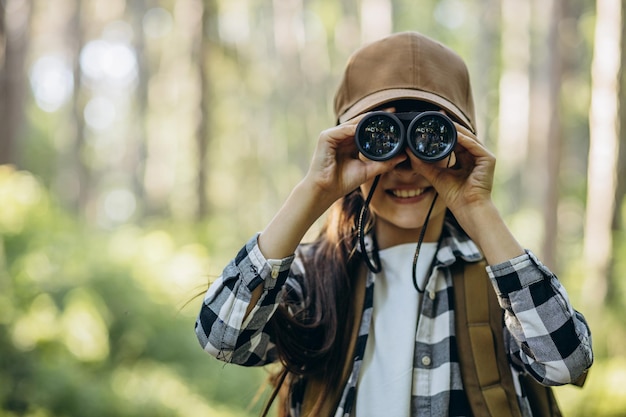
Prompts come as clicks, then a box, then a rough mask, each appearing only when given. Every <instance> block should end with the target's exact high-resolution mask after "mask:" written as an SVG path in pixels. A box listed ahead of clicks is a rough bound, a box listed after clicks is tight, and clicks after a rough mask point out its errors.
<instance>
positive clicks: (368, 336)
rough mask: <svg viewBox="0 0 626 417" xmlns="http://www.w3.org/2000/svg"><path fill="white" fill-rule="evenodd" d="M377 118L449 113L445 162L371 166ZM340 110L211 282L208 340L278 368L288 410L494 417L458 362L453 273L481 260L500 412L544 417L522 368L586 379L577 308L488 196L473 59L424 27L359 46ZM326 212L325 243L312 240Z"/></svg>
mask: <svg viewBox="0 0 626 417" xmlns="http://www.w3.org/2000/svg"><path fill="white" fill-rule="evenodd" d="M373 110H384V111H386V112H389V113H396V114H398V113H406V112H423V111H425V110H435V111H438V112H440V113H442V114H445V115H447V116H449V117H450V118H451V119H452V120H453V121H454V127H455V129H456V132H457V144H456V146H455V147H454V152H453V153H452V154H451V155H450V156H449V157H448V158H447V159H444V160H443V161H440V162H424V161H423V160H421V159H420V158H418V157H417V156H416V155H414V153H413V152H411V151H410V150H403V151H402V152H400V153H399V154H397V155H396V156H394V157H392V158H391V159H389V160H385V161H373V160H370V159H368V158H366V157H365V156H364V155H363V154H362V153H360V152H359V151H358V150H357V146H356V145H355V134H356V129H357V125H358V123H359V121H360V120H361V119H362V118H363V117H364V116H365V115H367V114H369V112H371V111H373ZM335 114H336V116H337V121H338V124H337V126H335V127H332V128H329V129H327V130H325V131H323V132H322V133H321V134H320V136H319V140H318V143H317V147H316V150H315V153H314V155H313V159H312V162H311V165H310V168H309V170H308V172H307V174H306V175H305V177H304V178H303V179H302V180H301V181H300V183H299V184H297V185H296V187H295V188H294V189H293V191H292V193H291V194H290V196H289V197H288V198H287V200H286V201H285V203H284V204H283V206H282V208H281V209H280V210H279V211H278V213H277V214H276V216H275V217H274V219H273V220H272V221H271V222H270V223H269V225H267V227H266V228H265V229H264V230H263V232H261V233H260V234H258V235H257V236H254V237H253V238H251V239H250V240H249V241H248V243H247V244H246V245H245V246H244V247H243V248H242V249H241V251H240V252H239V253H238V254H237V256H236V257H235V259H234V260H233V261H231V263H230V264H229V265H228V266H227V267H226V268H225V269H224V272H223V274H222V275H221V277H220V278H219V279H218V280H217V281H216V282H215V283H213V284H212V285H211V286H210V288H209V290H208V292H207V294H206V297H205V299H204V302H203V305H202V308H201V311H200V314H199V317H198V320H197V323H196V333H197V336H198V339H199V341H200V343H201V345H202V347H203V348H204V349H205V350H206V351H207V352H208V353H210V354H211V355H214V356H215V357H217V358H218V359H220V360H223V361H226V362H229V363H236V364H239V365H244V366H261V365H265V364H268V363H272V362H276V361H280V363H281V364H282V365H283V368H284V370H285V371H284V372H282V373H281V376H280V378H279V381H278V385H279V386H282V389H283V390H285V391H287V394H288V395H287V396H286V399H285V402H284V404H283V405H282V407H281V409H282V410H283V413H285V414H288V415H290V416H333V415H334V416H357V417H367V416H378V417H380V416H444V415H454V416H465V415H483V414H486V411H485V410H487V409H489V410H490V411H491V412H492V413H493V412H494V411H493V410H494V408H493V407H495V406H493V405H492V403H490V401H491V400H490V399H489V398H490V394H484V398H483V397H480V398H477V395H479V394H476V392H475V390H474V388H473V385H472V387H470V385H471V384H470V382H469V381H470V380H471V378H470V375H468V372H467V371H466V369H467V368H466V367H465V366H466V365H467V363H468V362H473V361H474V358H473V357H472V358H470V360H465V359H463V357H464V356H465V355H466V352H467V351H468V349H470V347H469V346H466V345H464V344H463V343H467V342H463V340H465V339H462V338H461V337H460V335H458V334H457V333H459V331H458V330H455V329H459V326H465V324H464V323H460V322H457V319H456V318H457V317H459V315H460V314H461V313H460V311H459V307H458V302H459V300H455V296H454V287H455V284H454V282H455V281H454V280H453V275H454V273H453V271H454V270H455V268H458V266H459V265H460V266H461V268H462V267H463V266H464V265H470V264H477V263H478V262H480V261H482V260H483V259H484V260H485V261H486V263H487V264H488V266H487V267H486V273H488V275H489V280H490V282H491V284H492V285H490V286H489V287H492V289H489V291H491V293H492V294H491V295H492V296H493V295H497V297H498V298H497V299H498V303H499V307H498V309H499V310H498V311H497V314H499V315H500V320H502V317H503V320H502V321H501V322H499V323H502V324H501V326H502V330H501V331H499V332H497V333H500V335H498V337H500V336H501V335H503V338H502V339H503V342H502V343H501V344H500V345H498V346H497V347H496V350H497V352H496V354H502V355H503V357H505V358H506V359H505V362H506V367H507V369H506V372H504V374H502V373H501V377H502V380H506V381H512V382H511V383H510V384H509V385H510V387H511V388H510V389H509V388H506V387H505V388H504V389H503V391H507V389H508V390H509V391H511V390H512V391H513V398H514V401H513V402H512V403H510V404H508V405H507V406H506V407H504V408H507V410H506V413H505V412H504V411H502V409H498V410H499V411H497V413H498V414H499V415H517V416H531V415H533V411H532V410H533V409H535V410H536V409H537V408H536V407H535V404H533V401H534V400H533V399H532V398H530V399H529V396H527V390H526V389H524V387H523V386H522V385H520V382H519V381H520V379H519V378H520V377H522V376H526V375H529V376H530V377H532V379H534V380H536V381H538V382H539V383H541V384H543V385H559V384H568V383H574V382H575V381H577V380H578V379H579V377H581V376H582V375H584V374H585V372H586V370H587V369H588V368H589V367H590V366H591V363H592V360H593V354H592V350H591V339H590V332H589V328H588V326H587V324H586V322H585V320H584V318H583V317H582V315H580V314H579V313H578V312H576V311H575V310H574V309H573V308H572V306H571V305H570V302H569V300H568V297H567V294H566V292H565V290H564V289H563V287H562V286H561V285H560V283H559V281H558V280H557V278H556V277H555V276H554V275H553V274H552V273H551V272H550V271H549V270H548V269H547V268H546V267H545V266H543V265H542V264H541V263H540V262H539V261H538V260H537V259H536V258H535V256H534V255H533V254H532V253H531V252H530V251H527V250H524V249H523V248H522V246H520V244H519V243H518V242H517V240H516V239H515V238H514V236H513V235H512V234H511V232H510V231H509V229H508V228H507V226H506V225H505V223H504V222H503V220H502V218H501V216H500V214H499V212H498V210H497V209H496V207H495V206H494V204H493V202H492V199H491V189H492V185H493V172H494V166H495V158H494V156H493V155H492V154H491V153H490V152H489V151H488V150H487V149H485V147H484V146H483V145H482V144H481V143H480V142H478V140H477V138H476V129H475V118H474V105H473V98H472V93H471V87H470V82H469V76H468V72H467V68H466V66H465V64H464V62H463V61H462V59H461V58H460V57H459V56H458V55H457V54H455V53H454V52H453V51H451V50H450V49H448V48H447V47H445V46H443V45H441V44H439V43H438V42H436V41H434V40H432V39H429V38H427V37H425V36H423V35H421V34H418V33H413V32H409V33H399V34H394V35H391V36H389V37H387V38H384V39H381V40H380V41H377V42H374V43H372V44H369V45H366V46H365V47H363V48H361V49H359V50H358V51H356V52H355V53H354V54H353V56H352V57H351V58H350V60H349V62H348V65H347V67H346V70H345V73H344V77H343V79H342V81H341V84H340V86H339V89H338V91H337V94H336V96H335ZM329 208H330V210H328V209H329ZM327 210H328V214H327V217H326V221H325V224H324V226H323V228H322V230H321V232H320V234H319V236H318V238H317V239H316V240H315V241H314V242H312V243H308V244H303V243H301V240H302V238H303V236H304V234H305V233H306V232H307V230H308V229H309V228H310V226H311V225H312V224H313V223H314V222H315V221H316V220H317V219H318V218H319V217H320V216H322V215H323V214H324V213H325V212H326V211H327ZM416 243H417V245H416ZM482 271H483V273H484V271H485V268H482ZM460 328H463V327H460ZM472 343H474V342H472ZM484 348H485V351H489V350H490V349H491V348H490V346H484ZM478 350H480V348H479V349H478ZM474 351H476V350H474ZM474 355H477V356H478V355H480V353H474ZM488 360H491V359H488ZM494 361H495V359H494ZM494 366H495V365H494ZM480 372H481V370H478V373H479V374H480ZM479 376H480V375H479ZM503 386H504V385H503ZM480 395H482V394H480ZM485 403H487V407H485ZM481 404H482V408H480V407H479V406H480V405H481ZM498 407H500V405H498ZM555 412H557V411H555Z"/></svg>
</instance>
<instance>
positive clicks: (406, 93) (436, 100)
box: [339, 88, 475, 132]
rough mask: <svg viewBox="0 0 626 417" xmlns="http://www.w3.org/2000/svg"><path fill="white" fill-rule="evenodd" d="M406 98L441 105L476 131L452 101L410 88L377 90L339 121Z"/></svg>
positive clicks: (341, 121)
mask: <svg viewBox="0 0 626 417" xmlns="http://www.w3.org/2000/svg"><path fill="white" fill-rule="evenodd" d="M406 99H409V100H410V99H413V100H421V101H426V102H428V103H432V104H434V105H436V106H439V107H441V108H442V109H443V110H445V111H446V112H447V113H449V115H450V116H452V117H453V118H454V119H456V120H457V121H458V122H460V123H462V124H463V125H465V127H467V128H468V129H470V130H471V131H472V132H474V131H475V128H474V126H472V124H471V123H470V121H469V119H468V118H467V116H465V114H463V112H462V111H461V110H460V109H459V108H458V107H457V106H455V105H454V104H452V103H451V102H450V101H448V100H446V99H445V98H443V97H441V96H438V95H436V94H432V93H429V92H427V91H421V90H413V89H409V88H393V89H389V90H382V91H377V92H375V93H372V94H370V95H368V96H365V97H363V98H362V99H361V100H359V101H357V102H356V103H355V104H354V105H353V106H352V107H350V108H349V109H348V110H346V111H345V113H343V114H342V115H341V116H339V123H343V122H345V121H346V120H350V119H352V118H353V117H355V116H358V115H359V114H361V113H365V112H367V111H370V110H372V109H375V108H376V107H379V106H381V105H383V104H385V103H389V102H391V101H396V100H406Z"/></svg>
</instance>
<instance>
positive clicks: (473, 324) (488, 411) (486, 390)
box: [452, 260, 561, 417]
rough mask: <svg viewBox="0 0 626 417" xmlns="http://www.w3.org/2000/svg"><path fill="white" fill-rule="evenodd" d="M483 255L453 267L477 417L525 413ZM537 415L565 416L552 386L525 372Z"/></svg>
mask: <svg viewBox="0 0 626 417" xmlns="http://www.w3.org/2000/svg"><path fill="white" fill-rule="evenodd" d="M485 267H486V262H485V261H484V260H483V261H481V262H476V263H466V262H457V263H456V264H455V265H453V267H452V279H453V285H454V299H455V314H456V320H455V330H456V338H457V344H458V351H459V361H460V364H461V376H462V379H463V384H464V387H465V392H466V394H467V398H468V401H469V404H470V407H471V409H472V412H473V414H474V415H475V416H494V417H500V416H502V417H505V416H506V417H518V416H520V415H521V412H520V409H519V405H518V401H517V394H516V392H515V386H514V385H513V377H512V375H511V370H510V367H509V362H508V358H507V354H506V350H505V348H504V335H503V311H502V308H501V307H500V305H499V303H498V298H497V296H496V293H495V291H494V290H493V287H492V285H491V283H490V281H489V277H488V275H487V271H486V269H485ZM519 382H520V384H521V386H522V389H523V390H524V392H525V395H526V396H527V398H528V402H529V404H530V407H531V410H532V413H533V416H535V417H561V412H560V410H559V407H558V404H557V402H556V398H555V397H554V393H553V392H552V389H551V388H550V387H547V386H544V385H541V384H539V383H538V382H537V381H535V380H534V379H533V378H532V377H529V376H526V375H521V376H520V381H519Z"/></svg>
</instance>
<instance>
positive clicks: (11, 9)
mask: <svg viewBox="0 0 626 417" xmlns="http://www.w3.org/2000/svg"><path fill="white" fill-rule="evenodd" d="M3 3H4V4H3V5H1V6H0V9H1V11H0V126H1V128H0V164H16V165H18V164H19V162H18V161H19V157H18V155H17V151H18V150H17V149H16V143H17V141H18V136H19V133H20V127H21V126H22V121H23V119H24V91H25V90H26V76H25V74H26V70H25V68H24V62H25V59H26V55H27V53H28V41H29V33H30V32H29V27H30V17H31V11H32V5H31V2H30V1H16V0H8V1H6V2H3Z"/></svg>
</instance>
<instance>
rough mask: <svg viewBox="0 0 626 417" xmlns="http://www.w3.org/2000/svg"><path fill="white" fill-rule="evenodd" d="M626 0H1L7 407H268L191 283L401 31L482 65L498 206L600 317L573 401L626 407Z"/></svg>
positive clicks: (289, 178) (601, 408)
mask: <svg viewBox="0 0 626 417" xmlns="http://www.w3.org/2000/svg"><path fill="white" fill-rule="evenodd" d="M623 8H624V2H623V1H620V0H598V1H592V0H567V1H566V0H532V1H519V0H481V1H470V0H420V1H419V2H418V1H415V0H272V1H261V0H134V1H126V0H84V1H80V0H0V164H1V165H0V408H1V411H0V416H32V417H49V416H72V417H73V416H90V417H98V416H102V417H110V416H144V415H150V416H153V417H159V416H189V417H191V416H193V417H197V416H211V417H245V416H255V415H258V412H259V406H260V403H262V402H263V401H264V398H265V397H266V396H267V392H266V391H265V392H264V393H263V394H261V396H260V400H259V401H257V402H256V404H255V403H254V400H255V398H256V397H257V394H258V393H259V387H260V386H262V383H263V381H264V380H265V378H266V375H267V374H266V371H265V370H246V369H239V368H237V367H234V366H228V365H224V364H221V363H218V362H217V361H215V360H213V359H212V358H210V357H209V356H208V355H206V354H205V353H204V352H203V351H202V350H201V349H200V347H199V345H198V344H197V341H196V339H195V335H194V332H193V325H194V321H195V315H196V313H197V311H198V308H199V305H200V302H201V298H198V297H196V298H194V297H195V296H196V295H197V294H199V293H202V292H203V291H204V290H205V289H206V287H207V283H208V282H209V281H210V280H211V279H212V278H214V277H215V276H217V275H219V273H220V271H221V268H222V266H223V265H225V263H226V262H227V261H228V260H229V259H230V258H231V257H232V256H233V255H234V254H235V253H236V251H237V250H238V249H239V247H240V245H242V244H243V243H244V242H245V241H246V240H247V239H248V237H249V236H251V235H252V234H253V233H255V232H256V231H258V230H260V229H261V228H262V227H263V226H264V225H265V224H266V223H267V222H268V221H269V219H270V218H271V216H272V215H273V213H274V212H275V211H276V210H277V208H278V207H279V205H280V204H281V202H282V200H283V199H284V198H285V197H286V196H287V194H288V193H289V191H290V189H291V187H292V186H293V185H295V184H296V182H297V181H298V180H299V179H300V178H301V177H302V175H303V174H304V173H305V171H306V169H307V167H308V161H309V158H310V155H311V153H312V150H313V147H314V144H315V141H316V139H317V136H318V134H319V132H320V131H321V130H323V129H325V128H327V127H329V126H331V125H333V124H334V122H335V121H334V118H333V115H332V97H333V94H334V88H335V87H336V85H337V83H338V81H339V77H340V74H341V71H342V70H343V67H344V65H345V61H346V58H347V57H348V55H349V54H350V53H351V52H352V51H353V50H354V49H355V48H357V47H358V46H360V45H361V44H363V43H364V42H368V41H370V40H373V39H376V38H378V37H380V36H383V35H385V34H388V33H390V32H394V31H402V30H417V31H420V32H423V33H425V34H428V35H430V36H432V37H435V38H436V39H438V40H440V41H442V42H444V43H446V44H448V45H449V46H451V47H452V48H453V49H455V50H457V51H458V52H459V53H460V54H461V55H462V56H463V57H464V58H465V59H466V61H467V62H468V65H469V67H470V73H471V75H472V78H473V86H474V92H475V98H476V101H477V103H476V105H477V109H478V120H479V133H480V137H481V138H482V140H483V141H484V142H485V143H486V144H487V145H488V146H489V147H490V148H491V149H492V150H493V151H494V152H496V154H497V156H498V160H499V164H498V167H497V184H496V189H495V191H494V196H495V198H496V201H497V204H498V206H499V207H500V209H501V210H502V212H503V213H504V214H505V216H506V220H507V222H508V224H509V225H510V226H511V228H512V229H513V230H514V232H515V233H516V235H517V236H518V238H519V239H520V241H522V242H523V244H524V246H526V247H528V248H531V249H532V250H534V251H535V252H536V253H538V254H540V256H541V257H542V259H543V260H544V261H545V263H546V264H548V265H549V266H550V267H551V268H552V269H553V270H554V271H556V272H557V273H558V275H559V276H560V278H561V280H562V281H563V283H564V284H565V286H566V287H567V288H568V290H569V293H570V296H571V298H572V299H573V301H574V303H575V305H576V307H577V308H578V309H579V310H581V311H582V312H583V313H585V314H586V316H587V317H588V318H589V321H590V323H591V326H592V332H593V336H594V345H595V351H596V363H595V365H594V368H593V369H592V372H591V373H590V375H589V378H588V380H587V384H586V386H585V387H584V388H583V389H578V388H573V387H562V388H558V389H557V390H556V392H557V395H558V397H559V400H560V403H561V406H562V408H563V409H564V411H565V412H566V415H567V416H625V415H626V324H625V323H624V319H623V317H624V316H625V314H626V304H625V303H624V300H625V295H624V292H625V291H626V288H625V284H624V282H625V281H624V279H623V277H625V276H626V226H625V221H626V203H625V198H624V195H625V193H626V171H625V170H626V157H625V148H626V147H625V146H624V141H623V140H622V138H623V137H624V133H623V128H622V129H621V130H620V126H626V106H624V102H625V98H626V95H625V94H624V91H625V90H624V87H625V86H626V79H625V77H624V74H623V73H622V72H621V68H622V67H623V62H624V57H626V54H625V53H624V45H625V42H624V41H623V39H624V27H625V25H624V23H623V21H622V19H623V18H622V15H623V12H624V11H623ZM189 300H191V301H190V302H189ZM250 404H255V405H252V406H251V405H250Z"/></svg>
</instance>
